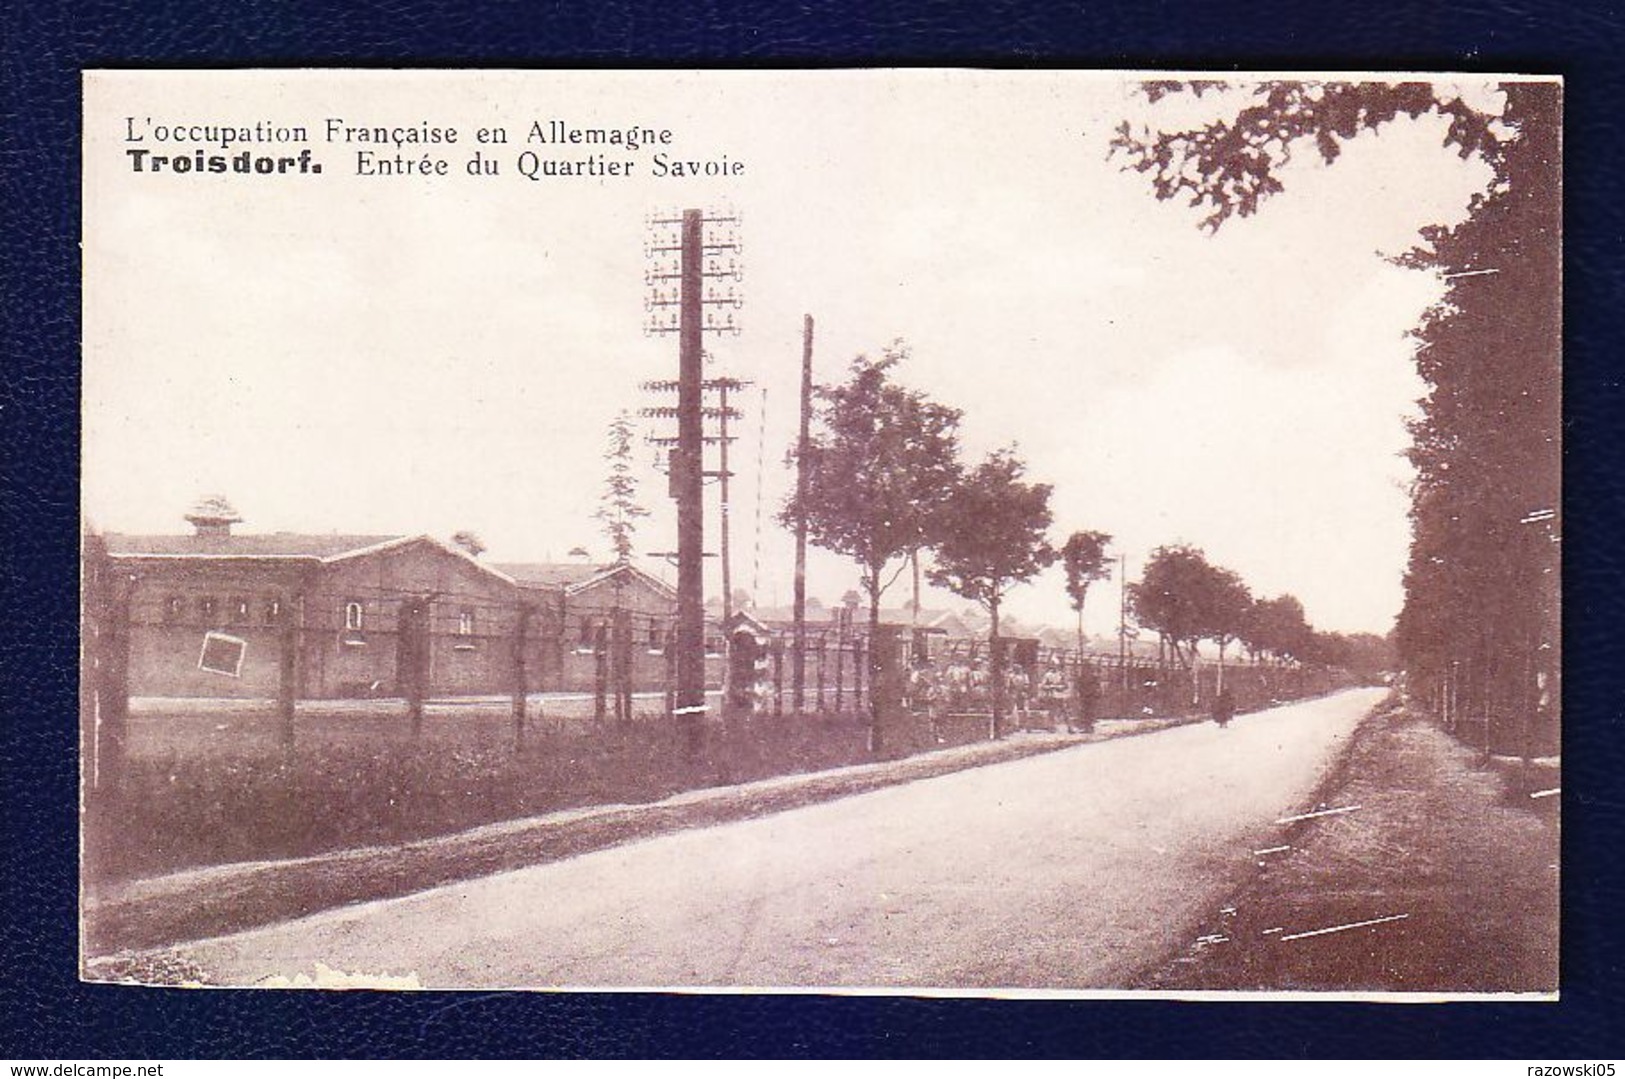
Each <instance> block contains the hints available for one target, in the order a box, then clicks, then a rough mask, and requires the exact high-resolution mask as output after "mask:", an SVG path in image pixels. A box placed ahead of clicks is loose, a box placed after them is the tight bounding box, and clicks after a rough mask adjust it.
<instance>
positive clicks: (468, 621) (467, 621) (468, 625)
mask: <svg viewBox="0 0 1625 1079" xmlns="http://www.w3.org/2000/svg"><path fill="white" fill-rule="evenodd" d="M457 636H459V637H472V636H474V611H473V609H472V608H469V607H464V608H463V609H462V610H460V611H458V612H457Z"/></svg>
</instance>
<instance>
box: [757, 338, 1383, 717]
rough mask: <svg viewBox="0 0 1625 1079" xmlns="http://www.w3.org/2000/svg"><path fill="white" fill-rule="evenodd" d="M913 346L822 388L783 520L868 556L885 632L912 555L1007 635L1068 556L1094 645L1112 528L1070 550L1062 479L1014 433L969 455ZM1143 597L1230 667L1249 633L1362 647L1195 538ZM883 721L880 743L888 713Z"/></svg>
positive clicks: (1335, 654)
mask: <svg viewBox="0 0 1625 1079" xmlns="http://www.w3.org/2000/svg"><path fill="white" fill-rule="evenodd" d="M906 357H907V350H906V348H905V347H904V346H902V345H901V344H893V345H892V346H891V347H890V348H888V349H887V350H886V351H885V352H884V353H883V354H882V355H881V356H880V358H879V359H871V358H869V357H866V356H859V357H858V358H857V359H855V360H854V361H853V362H852V364H851V367H850V369H849V372H848V376H847V379H846V381H845V382H842V383H840V384H837V385H828V386H821V387H819V388H818V390H817V408H816V416H817V425H816V431H815V433H814V435H813V437H812V438H811V440H810V442H809V444H808V447H807V450H806V455H805V458H804V459H803V460H801V461H799V462H797V463H798V464H799V465H800V467H801V468H802V469H803V470H804V477H805V478H804V482H803V484H802V485H801V487H800V488H799V491H800V493H792V494H791V495H790V497H789V499H788V500H787V502H786V504H785V505H784V507H783V509H782V510H781V512H780V520H781V522H782V523H783V524H784V525H785V526H786V527H787V528H791V529H794V528H796V527H797V526H798V525H799V524H801V523H803V522H804V523H805V525H806V527H807V533H808V537H809V539H810V540H811V542H813V543H815V544H817V545H818V546H820V547H823V548H825V549H826V550H830V551H833V552H836V553H838V554H841V555H844V556H846V557H847V558H850V559H851V560H852V561H853V562H855V563H856V564H857V568H858V573H859V582H860V586H861V588H862V590H863V594H864V596H865V598H866V599H867V601H868V615H869V631H870V638H871V639H878V637H879V634H880V601H881V596H882V595H883V594H884V593H885V591H886V590H887V588H889V587H890V586H891V585H892V584H893V583H895V582H896V581H897V579H898V578H899V577H901V576H902V574H903V573H904V572H905V571H906V570H908V569H909V568H911V567H912V568H913V569H914V570H915V573H916V580H917V579H918V573H919V568H920V564H921V559H922V557H923V556H925V555H927V554H929V561H930V566H929V568H928V569H927V571H926V573H925V576H926V579H927V580H929V581H930V582H931V583H932V584H934V585H937V586H938V587H941V588H945V589H948V590H949V591H951V592H953V593H955V594H956V595H959V596H961V597H963V598H965V599H968V600H970V601H972V602H974V603H976V604H978V605H980V606H981V607H982V609H983V610H985V611H986V612H987V614H988V617H989V620H990V623H991V625H990V633H989V636H990V638H991V639H992V640H997V639H998V638H999V637H1000V613H1001V610H1002V608H1003V605H1004V601H1005V599H1006V597H1007V596H1008V594H1009V592H1010V590H1011V589H1013V588H1015V587H1017V586H1019V585H1021V584H1023V583H1026V582H1028V581H1031V580H1032V579H1033V578H1034V577H1035V576H1037V575H1038V574H1039V573H1040V572H1042V571H1043V570H1044V569H1045V568H1047V567H1048V566H1050V565H1052V564H1054V563H1055V562H1056V561H1057V560H1060V561H1061V562H1062V564H1063V566H1064V569H1065V573H1066V588H1067V594H1068V597H1069V599H1070V600H1071V602H1072V607H1073V609H1074V610H1075V611H1076V612H1077V615H1078V627H1077V632H1078V649H1079V652H1080V653H1081V652H1082V650H1083V643H1084V636H1083V609H1084V603H1085V601H1086V599H1087V597H1088V592H1089V586H1090V585H1091V584H1092V583H1093V582H1095V581H1098V580H1101V579H1103V578H1105V577H1107V576H1109V575H1110V572H1111V566H1110V560H1109V557H1108V554H1107V546H1108V544H1110V542H1111V539H1112V537H1111V536H1110V535H1109V534H1107V533H1105V532H1100V531H1078V532H1074V533H1073V534H1072V535H1071V536H1070V537H1069V538H1068V539H1067V540H1066V542H1065V543H1064V544H1063V545H1062V547H1061V548H1060V549H1059V550H1057V549H1056V548H1054V547H1053V546H1051V544H1050V542H1049V530H1050V526H1051V524H1052V521H1053V517H1052V513H1051V510H1050V493H1051V487H1050V485H1049V484H1045V483H1034V482H1031V481H1029V480H1028V479H1027V478H1026V472H1027V468H1026V465H1025V463H1024V462H1023V461H1022V460H1021V458H1020V457H1019V456H1018V455H1017V453H1016V451H1015V449H1014V448H1013V447H1008V448H1004V449H999V450H995V451H994V452H993V453H991V454H989V455H988V456H987V457H986V458H984V459H983V460H981V461H979V462H977V463H975V464H974V465H967V464H965V463H964V462H963V461H962V460H961V455H960V446H959V422H960V419H961V415H962V414H961V412H960V411H959V410H958V409H954V408H950V407H948V406H946V405H943V404H940V403H938V402H935V401H932V400H931V399H929V398H928V397H927V396H926V395H925V394H923V393H921V392H920V391H918V390H914V389H910V388H908V387H906V386H904V385H902V384H901V383H899V382H898V381H897V380H896V377H895V375H896V372H897V369H898V366H899V365H900V364H901V363H902V362H903V361H904V360H905V359H906ZM791 460H792V461H794V460H795V453H794V451H792V453H791ZM1130 597H1131V602H1132V607H1133V611H1134V613H1135V615H1136V618H1137V620H1138V622H1139V623H1140V624H1141V625H1143V626H1145V627H1147V628H1150V629H1153V630H1155V631H1157V632H1158V633H1159V634H1160V635H1161V637H1162V639H1163V641H1164V642H1165V643H1166V644H1167V645H1168V647H1169V648H1170V649H1171V651H1172V655H1173V657H1174V658H1175V659H1177V660H1178V661H1179V662H1180V663H1181V664H1183V665H1185V666H1187V667H1188V666H1190V665H1191V664H1192V661H1193V660H1194V657H1195V654H1196V648H1197V645H1198V643H1199V642H1200V641H1202V640H1204V639H1206V640H1212V641H1214V642H1215V643H1216V644H1217V645H1218V647H1219V655H1220V663H1221V667H1222V663H1223V657H1224V652H1225V649H1226V648H1227V647H1228V646H1229V645H1230V644H1232V643H1233V642H1236V641H1241V642H1243V643H1244V645H1245V647H1246V648H1247V649H1248V650H1249V652H1251V653H1252V654H1253V655H1254V656H1255V658H1256V657H1258V656H1262V655H1268V656H1271V657H1273V658H1275V659H1276V660H1279V661H1282V662H1293V661H1299V662H1308V661H1329V660H1336V659H1338V658H1344V657H1345V656H1348V655H1352V654H1353V653H1352V652H1350V651H1349V650H1348V649H1345V648H1334V647H1333V639H1332V638H1330V637H1329V636H1327V635H1323V634H1316V632H1315V631H1314V630H1313V629H1312V628H1311V627H1310V626H1309V625H1308V623H1307V621H1305V619H1304V613H1303V606H1302V604H1300V603H1299V602H1298V601H1297V600H1296V599H1294V598H1293V597H1291V596H1281V597H1277V598H1275V599H1269V600H1261V601H1255V600H1254V598H1253V596H1252V594H1251V592H1250V591H1249V590H1248V588H1247V586H1246V585H1245V584H1244V583H1243V582H1242V580H1241V578H1240V577H1239V576H1238V575H1236V574H1235V573H1233V572H1231V571H1230V570H1226V569H1222V568H1219V567H1216V566H1213V565H1211V564H1210V563H1209V562H1208V561H1207V559H1206V558H1205V557H1204V556H1203V554H1202V552H1201V551H1200V550H1198V549H1196V548H1194V547H1190V546H1172V547H1164V548H1161V549H1159V550H1158V551H1157V552H1156V553H1155V554H1154V555H1153V557H1152V558H1151V560H1150V562H1149V563H1148V564H1147V566H1146V569H1145V575H1144V578H1143V579H1142V580H1141V581H1140V582H1138V583H1137V584H1135V585H1133V586H1132V588H1131V590H1130ZM991 655H992V663H993V669H992V672H991V674H992V678H991V682H992V689H993V692H992V694H991V696H992V704H993V730H994V732H995V733H997V732H998V731H999V729H1000V724H1001V722H1002V712H1003V695H1002V686H1003V671H1002V669H1001V668H1002V663H1003V650H1002V649H999V648H993V649H991ZM871 731H872V733H871V741H872V743H873V747H874V748H877V749H878V748H879V747H880V745H881V742H882V741H883V732H882V731H881V730H880V728H879V719H878V714H877V715H876V717H875V722H874V723H873V725H872V728H871Z"/></svg>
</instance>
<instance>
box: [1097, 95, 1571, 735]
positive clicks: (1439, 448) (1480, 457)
mask: <svg viewBox="0 0 1625 1079" xmlns="http://www.w3.org/2000/svg"><path fill="white" fill-rule="evenodd" d="M1215 85H1216V84H1212V83H1191V84H1178V83H1148V84H1147V85H1146V92H1147V94H1148V96H1149V97H1150V98H1151V99H1152V100H1153V101H1155V100H1156V99H1157V98H1159V97H1160V96H1162V95H1164V94H1167V93H1171V92H1178V91H1182V90H1189V91H1191V92H1194V93H1197V94H1201V93H1203V92H1205V91H1207V90H1209V89H1212V88H1214V86H1215ZM1499 89H1500V92H1501V94H1502V95H1503V99H1504V106H1503V107H1502V108H1501V109H1500V111H1499V112H1498V113H1493V112H1487V111H1485V110H1484V109H1483V108H1482V107H1480V106H1479V105H1477V104H1476V103H1473V102H1469V101H1468V100H1467V99H1465V98H1464V97H1463V96H1462V95H1461V94H1460V93H1458V92H1457V91H1456V90H1455V89H1454V88H1453V87H1449V86H1446V85H1443V84H1431V83H1419V82H1413V83H1381V82H1363V83H1335V82H1334V83H1316V82H1272V83H1265V84H1262V85H1260V86H1259V87H1257V88H1256V90H1255V91H1254V92H1253V93H1252V94H1251V96H1250V97H1249V98H1248V99H1247V100H1246V101H1245V104H1244V105H1243V106H1242V107H1241V108H1240V110H1239V111H1238V112H1237V114H1236V115H1235V116H1234V117H1232V118H1229V119H1227V120H1220V121H1216V122H1214V123H1211V124H1207V125H1204V126H1200V127H1196V128H1192V129H1188V130H1178V131H1164V132H1156V133H1153V132H1149V131H1138V132H1137V131H1135V130H1132V129H1131V128H1130V127H1129V126H1128V125H1127V124H1125V125H1124V126H1123V127H1122V128H1121V129H1120V130H1119V132H1118V137H1117V139H1116V141H1115V144H1114V145H1115V148H1116V150H1117V151H1118V152H1121V153H1122V154H1124V155H1126V159H1127V161H1128V163H1129V167H1130V168H1133V169H1135V170H1136V171H1138V172H1141V173H1143V174H1146V175H1147V177H1148V178H1149V179H1150V181H1151V183H1152V186H1153V189H1154V191H1155V193H1156V195H1157V197H1158V198H1163V199H1171V198H1181V199H1186V200H1188V201H1189V202H1190V203H1191V204H1193V205H1198V206H1203V207H1205V208H1206V209H1207V210H1208V211H1209V216H1208V217H1207V218H1206V220H1205V221H1204V222H1203V224H1204V226H1205V227H1207V228H1209V229H1212V230H1216V229H1218V228H1219V227H1220V226H1221V225H1222V224H1223V223H1225V222H1226V221H1227V220H1229V219H1230V218H1231V217H1232V216H1236V217H1247V216H1249V215H1251V214H1254V213H1257V212H1258V211H1259V209H1260V206H1261V204H1262V202H1263V201H1264V199H1265V198H1266V197H1267V196H1269V195H1272V194H1274V193H1276V192H1279V191H1280V190H1282V183H1281V180H1280V178H1279V176H1278V173H1279V170H1280V169H1281V168H1282V167H1283V166H1284V165H1285V164H1286V163H1287V162H1288V161H1289V160H1290V158H1291V154H1292V150H1293V149H1294V147H1297V146H1299V145H1300V144H1303V143H1307V144H1311V145H1313V146H1314V148H1315V150H1316V151H1317V152H1318V153H1319V155H1320V156H1321V158H1322V159H1323V160H1324V161H1326V162H1327V163H1331V162H1333V161H1335V160H1336V159H1337V158H1338V157H1339V156H1340V153H1341V146H1342V145H1343V144H1344V143H1345V142H1347V141H1349V140H1351V139H1355V138H1359V137H1360V136H1362V135H1363V134H1365V133H1367V132H1371V131H1375V130H1378V129H1380V128H1382V127H1384V126H1386V125H1389V124H1392V123H1394V122H1396V121H1399V120H1402V119H1404V118H1411V119H1415V118H1417V117H1421V116H1424V115H1427V114H1432V115H1437V116H1441V117H1444V118H1446V119H1447V120H1448V126H1447V129H1446V134H1445V142H1446V144H1447V145H1448V146H1450V147H1452V148H1453V149H1454V150H1455V151H1456V152H1457V153H1458V154H1459V156H1461V157H1462V158H1473V157H1476V158H1478V159H1480V160H1482V161H1484V162H1485V163H1487V164H1488V165H1489V166H1490V168H1491V171H1492V180H1491V182H1490V184H1489V186H1488V188H1487V189H1486V190H1485V191H1483V192H1482V193H1480V194H1479V195H1478V196H1476V197H1475V198H1474V199H1473V201H1472V203H1471V206H1470V207H1469V213H1468V216H1467V218H1466V220H1465V221H1463V222H1462V223H1460V224H1459V225H1456V226H1454V227H1451V228H1445V227H1433V228H1428V229H1425V230H1423V232H1422V235H1421V237H1420V240H1421V242H1420V243H1419V245H1418V246H1417V248H1416V249H1415V250H1414V251H1412V252H1411V253H1410V254H1409V255H1407V256H1406V257H1405V258H1404V259H1403V260H1402V261H1403V262H1405V263H1406V264H1408V265H1411V266H1416V267H1420V268H1427V269H1432V270H1435V271H1436V272H1438V273H1439V274H1440V276H1441V277H1442V278H1443V280H1444V281H1445V283H1446V287H1447V291H1446V294H1445V296H1444V299H1443V300H1442V301H1441V302H1440V303H1439V304H1437V305H1436V306H1435V307H1433V308H1432V309H1431V310H1430V311H1429V312H1427V314H1426V315H1425V317H1424V318H1423V320H1422V322H1421V324H1420V325H1419V326H1418V328H1417V329H1416V331H1415V338H1416V341H1417V351H1416V361H1417V370H1418V372H1419V373H1420V374H1421V376H1422V378H1423V380H1424V381H1425V382H1426V384H1427V387H1428V391H1427V395H1426V396H1425V397H1424V398H1423V399H1422V401H1421V402H1420V404H1421V410H1422V411H1421V416H1420V417H1419V418H1418V419H1417V420H1416V421H1415V422H1414V423H1412V425H1411V435H1412V446H1411V449H1410V452H1409V457H1410V460H1411V463H1412V464H1413V465H1414V466H1415V469H1416V479H1415V482H1414V484H1413V486H1412V489H1411V510H1410V519H1411V526H1412V543H1411V551H1410V559H1409V564H1408V567H1407V570H1406V574H1405V603H1404V607H1403V609H1402V611H1401V613H1400V615H1399V618H1398V621H1397V625H1396V627H1395V632H1394V638H1395V645H1396V647H1397V650H1398V653H1399V659H1400V662H1401V663H1402V665H1403V667H1404V669H1405V672H1406V676H1407V679H1408V684H1409V687H1410V689H1411V691H1412V696H1413V698H1414V699H1415V700H1417V701H1418V702H1420V703H1423V704H1425V705H1428V706H1431V707H1432V708H1434V709H1435V710H1437V711H1439V712H1440V713H1443V714H1444V715H1445V716H1446V717H1447V718H1448V720H1449V722H1450V725H1451V727H1452V728H1457V727H1460V726H1461V724H1460V722H1459V721H1460V720H1464V719H1465V720H1470V721H1472V722H1470V723H1469V724H1467V725H1466V727H1465V728H1463V729H1466V730H1469V731H1471V732H1472V733H1473V734H1474V735H1475V736H1477V735H1478V734H1479V732H1480V731H1482V733H1483V735H1484V737H1485V739H1486V743H1487V742H1488V741H1489V740H1490V737H1491V735H1490V732H1491V729H1492V727H1494V728H1499V730H1500V732H1501V736H1500V738H1499V740H1500V741H1501V743H1502V744H1503V745H1516V744H1518V743H1520V742H1521V744H1522V750H1523V752H1524V753H1525V754H1526V755H1527V754H1528V753H1529V752H1530V751H1531V747H1532V746H1533V745H1534V744H1536V743H1540V744H1542V745H1543V746H1544V747H1546V748H1550V747H1552V746H1555V744H1556V728H1557V707H1556V702H1557V699H1558V687H1557V680H1558V677H1559V673H1560V658H1559V653H1560V624H1559V623H1560V617H1559V596H1560V585H1559V554H1558V540H1559V535H1560V531H1559V530H1560V521H1561V507H1560V500H1561V491H1560V482H1561V471H1562V458H1561V445H1562V430H1561V426H1562V409H1561V398H1560V389H1561V363H1560V355H1561V336H1560V324H1561V296H1560V291H1559V287H1558V283H1559V281H1560V280H1561V274H1562V264H1561V229H1562V209H1561V199H1560V192H1561V190H1562V169H1561V165H1562V152H1561V133H1562V87H1561V85H1559V84H1558V83H1556V82H1555V81H1509V82H1506V83H1503V84H1502V85H1501V86H1500V88H1499ZM1479 720H1482V726H1480V724H1479V722H1478V721H1479Z"/></svg>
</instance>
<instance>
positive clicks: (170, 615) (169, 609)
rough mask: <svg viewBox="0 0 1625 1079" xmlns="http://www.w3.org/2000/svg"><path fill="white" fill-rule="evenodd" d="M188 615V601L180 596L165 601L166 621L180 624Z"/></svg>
mask: <svg viewBox="0 0 1625 1079" xmlns="http://www.w3.org/2000/svg"><path fill="white" fill-rule="evenodd" d="M185 614H186V601H185V600H184V599H182V598H181V597H179V596H170V597H169V598H168V599H166V600H164V621H165V622H179V621H180V620H181V618H182V617H184V616H185Z"/></svg>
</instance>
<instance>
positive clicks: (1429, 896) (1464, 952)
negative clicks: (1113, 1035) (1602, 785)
mask: <svg viewBox="0 0 1625 1079" xmlns="http://www.w3.org/2000/svg"><path fill="white" fill-rule="evenodd" d="M1558 782H1559V780H1558V776H1557V770H1556V768H1555V766H1553V765H1551V764H1549V763H1548V764H1540V765H1536V766H1534V767H1533V768H1531V769H1530V770H1529V771H1528V772H1527V773H1525V772H1524V771H1523V769H1522V766H1521V765H1520V764H1518V763H1516V762H1511V763H1509V762H1496V763H1494V764H1490V763H1486V762H1485V761H1484V760H1483V758H1482V757H1481V756H1480V755H1479V754H1478V753H1476V752H1475V751H1473V750H1471V749H1468V748H1467V747H1465V746H1463V745H1461V744H1460V743H1459V742H1457V741H1455V740H1454V739H1452V738H1451V737H1450V736H1448V735H1447V734H1445V733H1444V732H1443V731H1441V730H1440V729H1439V728H1438V727H1437V726H1435V725H1433V724H1432V723H1431V722H1429V721H1428V720H1427V719H1425V718H1423V717H1422V716H1420V715H1418V714H1416V713H1415V712H1412V711H1409V710H1407V709H1406V708H1404V707H1400V706H1397V705H1396V706H1391V707H1389V708H1388V709H1386V710H1379V711H1378V712H1376V713H1374V714H1373V715H1372V717H1371V718H1370V719H1368V720H1367V721H1366V723H1365V724H1364V725H1363V726H1362V727H1361V729H1360V731H1359V732H1358V734H1357V735H1356V736H1355V739H1354V742H1353V744H1352V745H1351V747H1350V750H1349V753H1348V756H1347V758H1346V760H1345V761H1344V763H1343V765H1342V766H1341V767H1340V768H1339V769H1338V771H1337V772H1336V773H1334V774H1333V776H1332V777H1331V778H1330V779H1329V781H1328V783H1327V784H1326V786H1325V787H1324V788H1323V790H1322V792H1321V793H1320V795H1319V800H1320V806H1319V810H1320V811H1322V812H1323V813H1324V815H1321V816H1315V817H1310V818H1308V819H1304V820H1299V821H1289V822H1286V823H1282V824H1281V825H1280V833H1279V836H1278V837H1277V838H1275V839H1274V840H1272V841H1270V842H1267V843H1263V844H1261V845H1260V846H1259V848H1257V849H1256V850H1255V851H1254V855H1255V857H1256V860H1257V866H1258V870H1257V873H1256V874H1255V875H1254V877H1253V879H1252V880H1251V881H1250V883H1249V884H1248V885H1247V886H1246V887H1245V888H1243V889H1242V890H1241V891H1240V893H1239V894H1237V895H1236V896H1235V897H1234V899H1232V900H1231V901H1230V902H1228V903H1227V904H1225V905H1224V906H1222V907H1221V908H1220V909H1219V910H1216V911H1215V912H1214V914H1213V917H1212V918H1211V920H1210V922H1209V924H1208V925H1207V926H1206V927H1205V928H1204V929H1203V931H1202V933H1201V934H1200V935H1199V936H1198V937H1197V938H1196V939H1195V940H1194V941H1192V943H1191V945H1190V946H1189V948H1188V949H1186V950H1185V951H1184V953H1183V954H1181V955H1179V956H1177V957H1176V958H1175V959H1174V960H1173V961H1172V962H1170V963H1169V964H1167V965H1166V966H1163V967H1161V968H1159V969H1157V970H1155V971H1153V972H1152V973H1151V974H1150V975H1149V976H1148V977H1147V978H1146V980H1145V982H1144V985H1143V988H1150V989H1175V990H1178V989H1236V990H1261V989H1272V990H1315V991H1339V990H1342V991H1367V992H1369V991H1377V992H1419V993H1434V992H1450V991H1455V992H1461V991H1469V992H1485V993H1489V992H1497V993H1498V992H1525V993H1537V992H1538V993H1551V992H1554V991H1556V989H1557V986H1558V873H1559V862H1558V802H1559V800H1560V799H1559V798H1558V797H1556V796H1554V795H1552V794H1551V793H1550V792H1552V791H1555V790H1556V788H1557V787H1558ZM1531 795H1535V797H1531ZM1356 807H1357V808H1356ZM1327 811H1329V812H1327Z"/></svg>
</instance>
